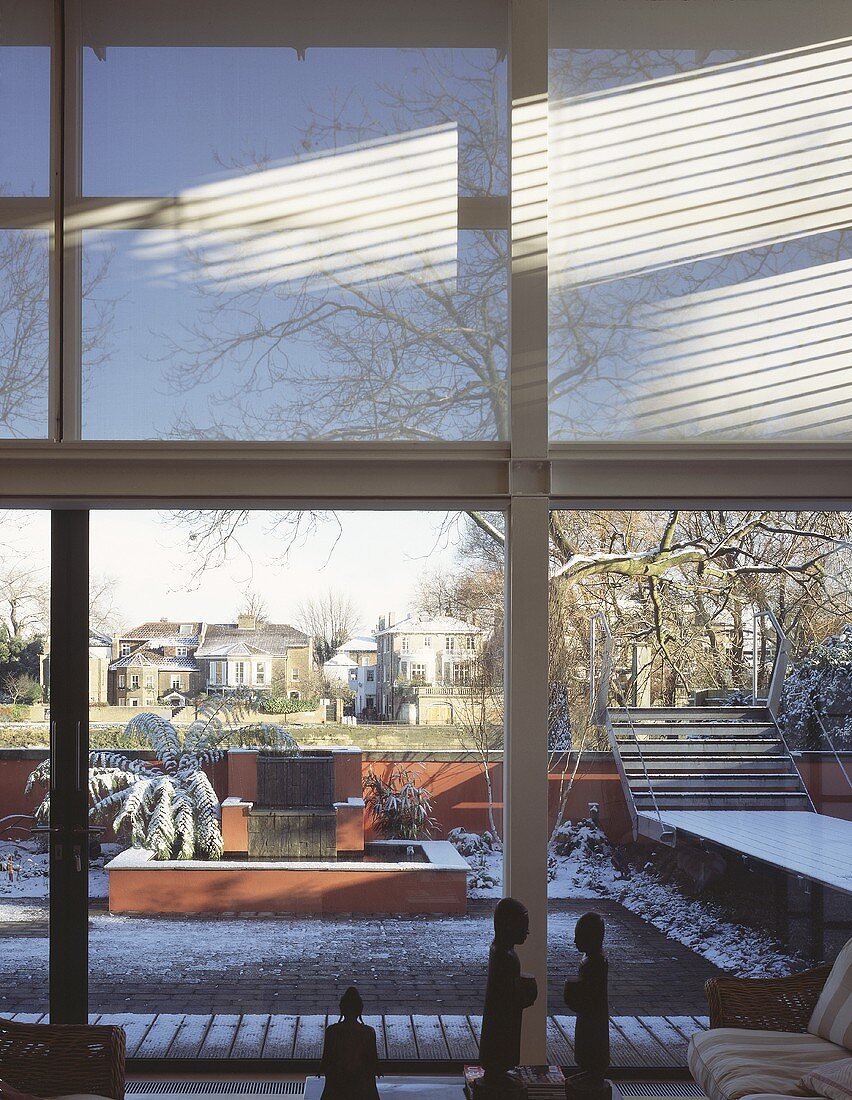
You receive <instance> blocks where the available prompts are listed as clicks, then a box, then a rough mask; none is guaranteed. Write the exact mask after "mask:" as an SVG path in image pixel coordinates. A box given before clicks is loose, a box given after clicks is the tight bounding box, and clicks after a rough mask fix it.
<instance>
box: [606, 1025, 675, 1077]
mask: <svg viewBox="0 0 852 1100" xmlns="http://www.w3.org/2000/svg"><path fill="white" fill-rule="evenodd" d="M612 1023H613V1024H614V1025H615V1026H616V1027H617V1028H618V1030H619V1031H620V1032H621V1034H622V1035H623V1036H624V1037H625V1039H626V1040H627V1042H628V1043H629V1044H630V1046H631V1047H633V1049H634V1051H635V1052H636V1058H637V1061H636V1062H634V1063H633V1064H634V1065H639V1066H677V1065H679V1064H680V1063H679V1062H678V1061H677V1060H676V1059H675V1057H674V1056H673V1055H671V1054H669V1052H668V1051H667V1050H666V1048H665V1047H664V1046H663V1045H662V1043H659V1042H657V1040H656V1039H655V1038H654V1036H653V1035H652V1034H651V1032H650V1031H648V1029H647V1028H645V1027H643V1025H642V1024H641V1023H640V1021H639V1019H638V1017H636V1016H613V1017H612ZM611 1031H612V1029H611V1028H610V1032H611ZM627 1064H628V1065H629V1064H630V1063H627Z"/></svg>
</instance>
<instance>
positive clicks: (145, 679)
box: [107, 619, 203, 707]
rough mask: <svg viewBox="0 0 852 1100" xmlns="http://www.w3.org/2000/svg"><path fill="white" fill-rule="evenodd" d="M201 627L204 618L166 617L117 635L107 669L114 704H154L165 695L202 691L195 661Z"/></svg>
mask: <svg viewBox="0 0 852 1100" xmlns="http://www.w3.org/2000/svg"><path fill="white" fill-rule="evenodd" d="M201 628H202V624H201V623H199V622H190V623H180V622H170V621H169V620H167V619H161V620H160V621H159V622H150V623H142V624H141V625H140V626H137V627H134V629H133V630H129V631H127V632H126V633H124V634H119V635H116V636H115V637H114V638H113V640H112V657H113V659H112V661H111V662H110V665H109V669H108V672H107V679H108V686H107V691H108V696H109V701H110V703H111V704H112V705H113V706H119V707H150V706H156V705H157V703H159V702H161V701H163V700H166V701H170V702H185V701H186V699H187V698H192V697H193V696H195V695H197V694H198V693H199V691H202V690H203V684H202V675H201V669H200V668H199V665H198V663H197V661H196V660H195V652H196V650H197V649H198V643H199V639H200V635H201Z"/></svg>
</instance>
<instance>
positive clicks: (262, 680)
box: [254, 661, 266, 686]
mask: <svg viewBox="0 0 852 1100" xmlns="http://www.w3.org/2000/svg"><path fill="white" fill-rule="evenodd" d="M254 682H255V683H256V684H257V685H258V686H266V662H265V661H255V665H254Z"/></svg>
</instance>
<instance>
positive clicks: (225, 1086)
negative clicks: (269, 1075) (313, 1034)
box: [126, 1081, 305, 1100]
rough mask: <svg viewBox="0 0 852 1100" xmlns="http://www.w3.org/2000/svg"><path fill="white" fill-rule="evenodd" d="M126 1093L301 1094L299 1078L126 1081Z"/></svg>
mask: <svg viewBox="0 0 852 1100" xmlns="http://www.w3.org/2000/svg"><path fill="white" fill-rule="evenodd" d="M126 1095H127V1097H128V1098H129V1097H133V1096H160V1097H162V1096H222V1095H227V1096H228V1097H229V1098H230V1100H241V1098H242V1097H249V1096H251V1097H258V1096H304V1095H305V1085H304V1082H302V1081H128V1083H127V1090H126Z"/></svg>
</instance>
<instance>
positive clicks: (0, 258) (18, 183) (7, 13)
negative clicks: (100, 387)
mask: <svg viewBox="0 0 852 1100" xmlns="http://www.w3.org/2000/svg"><path fill="white" fill-rule="evenodd" d="M51 33H52V5H51V4H50V3H48V2H47V0H37V2H34V3H32V4H28V5H21V4H14V3H5V2H3V3H0V439H3V438H9V437H24V438H39V437H44V436H45V435H46V434H47V429H48V410H47V399H48V308H49V249H50V231H51V226H52V217H53V209H52V204H51V201H50V190H51V187H50V180H51V177H50V42H51Z"/></svg>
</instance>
